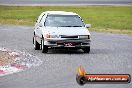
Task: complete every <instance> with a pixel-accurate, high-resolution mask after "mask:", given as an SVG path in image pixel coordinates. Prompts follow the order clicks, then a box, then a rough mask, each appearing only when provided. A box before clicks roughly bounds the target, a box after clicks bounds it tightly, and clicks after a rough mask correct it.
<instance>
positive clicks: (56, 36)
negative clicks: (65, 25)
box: [50, 35, 59, 38]
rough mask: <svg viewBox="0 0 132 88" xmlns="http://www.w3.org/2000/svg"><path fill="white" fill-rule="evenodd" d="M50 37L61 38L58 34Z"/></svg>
mask: <svg viewBox="0 0 132 88" xmlns="http://www.w3.org/2000/svg"><path fill="white" fill-rule="evenodd" d="M50 38H59V36H58V35H50Z"/></svg>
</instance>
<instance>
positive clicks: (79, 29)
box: [43, 27, 90, 35]
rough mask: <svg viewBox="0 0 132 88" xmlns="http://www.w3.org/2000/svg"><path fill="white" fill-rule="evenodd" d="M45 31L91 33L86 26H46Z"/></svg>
mask: <svg viewBox="0 0 132 88" xmlns="http://www.w3.org/2000/svg"><path fill="white" fill-rule="evenodd" d="M43 33H50V34H54V35H90V33H89V31H88V29H87V28H85V27H45V28H44V30H43Z"/></svg>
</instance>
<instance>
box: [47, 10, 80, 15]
mask: <svg viewBox="0 0 132 88" xmlns="http://www.w3.org/2000/svg"><path fill="white" fill-rule="evenodd" d="M45 13H47V14H52V15H77V14H76V13H73V12H65V11H46V12H45Z"/></svg>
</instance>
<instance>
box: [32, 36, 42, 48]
mask: <svg viewBox="0 0 132 88" xmlns="http://www.w3.org/2000/svg"><path fill="white" fill-rule="evenodd" d="M33 44H34V49H35V50H40V44H39V43H38V42H37V41H36V37H35V36H34V37H33Z"/></svg>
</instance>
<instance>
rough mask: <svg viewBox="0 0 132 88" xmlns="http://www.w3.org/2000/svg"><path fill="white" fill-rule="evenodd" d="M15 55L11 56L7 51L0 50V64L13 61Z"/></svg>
mask: <svg viewBox="0 0 132 88" xmlns="http://www.w3.org/2000/svg"><path fill="white" fill-rule="evenodd" d="M14 60H15V57H14V56H11V55H10V54H9V52H7V51H1V50H0V66H5V65H8V64H11V63H14Z"/></svg>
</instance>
